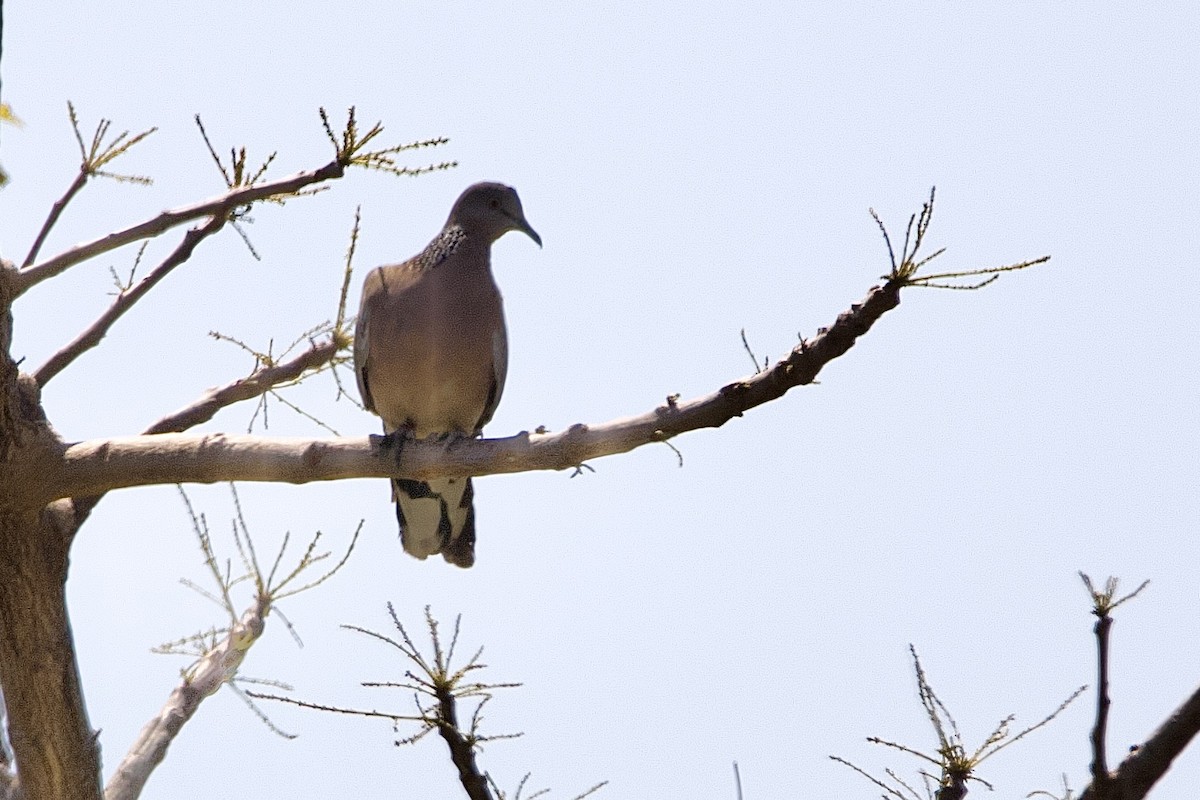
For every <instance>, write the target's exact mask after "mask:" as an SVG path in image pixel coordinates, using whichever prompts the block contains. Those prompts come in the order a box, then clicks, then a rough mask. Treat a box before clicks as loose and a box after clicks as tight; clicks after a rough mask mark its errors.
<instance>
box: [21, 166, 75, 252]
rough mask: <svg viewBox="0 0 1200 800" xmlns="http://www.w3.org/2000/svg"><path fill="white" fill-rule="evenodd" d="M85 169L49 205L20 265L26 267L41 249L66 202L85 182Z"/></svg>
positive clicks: (69, 200)
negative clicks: (35, 236)
mask: <svg viewBox="0 0 1200 800" xmlns="http://www.w3.org/2000/svg"><path fill="white" fill-rule="evenodd" d="M87 181H88V173H87V170H85V169H81V170H79V174H78V175H76V176H75V180H73V181H71V185H70V186H68V187H67V191H66V192H65V193H64V194H63V196H62V197H60V198H58V200H56V201H54V205H52V206H51V207H50V214H49V216H47V217H46V221H45V223H43V224H42V229H41V230H40V231H38V235H37V238H36V239H34V240H33V246H32V247H30V248H29V254H28V255H26V256H25V261H24V262H23V263H22V264H21V266H22V267H28V266H29V265H30V264H32V263H33V260H34V259H35V258H37V256H38V253H40V252H41V251H42V245H43V244H45V243H46V237H47V236H49V235H50V231H51V230H52V229H53V228H54V225H55V223H56V222H58V218H59V217H60V216H62V213H63V211H65V210H66V208H67V204H68V203H70V202H71V200H72V199H73V198H74V197H75V195H77V194H79V192H80V191H81V190H82V189H83V187H84V186H85V185H86V184H87Z"/></svg>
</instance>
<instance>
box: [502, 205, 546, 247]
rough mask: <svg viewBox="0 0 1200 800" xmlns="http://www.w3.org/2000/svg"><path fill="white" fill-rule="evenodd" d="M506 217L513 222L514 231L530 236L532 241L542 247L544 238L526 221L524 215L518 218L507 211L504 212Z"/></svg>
mask: <svg viewBox="0 0 1200 800" xmlns="http://www.w3.org/2000/svg"><path fill="white" fill-rule="evenodd" d="M504 216H506V217H508V218H509V219H511V220H512V223H513V230H516V231H520V232H521V233H523V234H525V235H526V236H528V237H529V238H530V239H533V240H534V241H535V242H537V246H538V247H541V246H542V237H540V236H538V232H537V231H535V230H534V229H533V226H532V225H530V224H529V223H528V222H526V221H525V217H524V215H522V216H519V217H518V216H514V215H512V214H509V213H508V212H507V211H506V212H504Z"/></svg>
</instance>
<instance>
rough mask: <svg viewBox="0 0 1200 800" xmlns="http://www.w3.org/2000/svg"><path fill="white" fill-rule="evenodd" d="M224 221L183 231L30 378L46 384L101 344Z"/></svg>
mask: <svg viewBox="0 0 1200 800" xmlns="http://www.w3.org/2000/svg"><path fill="white" fill-rule="evenodd" d="M226 221H227V220H226V219H225V217H221V216H217V217H212V218H211V219H209V221H208V222H207V223H205V224H204V225H201V226H199V227H195V228H192V229H191V230H189V231H188V232H187V233H186V234H184V237H183V241H181V242H180V243H179V246H178V247H176V248H175V250H174V251H172V253H171V254H170V255H169V256H167V257H166V258H165V259H164V260H163V262H162V263H161V264H159V265H158V266H157V267H155V268H154V270H153V271H152V272H151V273H150V274H149V275H147V276H146V277H144V278H142V279H141V280H140V281H139V282H138V284H137V285H136V286H134V287H133V288H131V289H129V290H128V291H126V292H122V293H121V294H119V295H117V299H116V300H114V301H113V304H112V305H111V306H109V307H108V310H106V311H105V312H104V313H103V314H101V315H100V317H99V318H98V319H97V320H96V321H95V322H93V323H92V324H91V325H90V326H89V327H88V328H87V330H85V331H84V332H83V333H81V334H79V336H77V337H75V339H74V340H73V341H72V342H71V343H70V344H68V345H66V346H65V347H63V348H62V349H61V350H59V351H58V352H57V353H55V354H54V355H52V356H51V357H50V358H49V359H48V360H47V361H46V363H44V364H42V365H41V366H40V367H38V368H37V369H36V370H35V371H34V373H33V379H34V380H35V381H37V382H38V385H39V386H45V385H46V384H47V383H49V382H50V379H51V378H53V377H54V376H55V375H57V374H58V373H60V372H62V371H63V370H64V369H66V368H67V367H68V366H70V364H71V362H73V361H74V360H75V359H77V358H79V356H81V355H83V354H84V353H85V352H87V351H88V350H90V349H92V348H93V347H95V346H96V345H98V344H100V341H101V340H102V339H103V338H104V336H105V335H106V334H107V333H108V331H109V329H110V328H112V326H113V324H114V323H116V321H117V320H118V319H120V318H121V317H122V316H123V315H124V314H125V312H126V311H128V310H129V309H130V308H132V307H133V305H134V303H136V302H137V301H139V300H141V299H142V298H143V297H145V296H146V294H147V293H148V292H149V291H150V290H151V289H153V288H154V287H155V285H156V284H158V282H159V281H161V280H162V279H163V278H165V277H167V275H169V274H170V273H171V271H172V270H174V269H175V268H176V267H178V266H179V265H180V264H182V263H184V262H185V261H187V260H188V259H189V258H191V257H192V253H193V252H195V250H196V247H197V246H199V244H200V242H202V241H204V240H205V239H207V238H208V237H209V236H212V235H213V234H215V233H217V232H218V231H219V230H221V228H223V227H225V223H226Z"/></svg>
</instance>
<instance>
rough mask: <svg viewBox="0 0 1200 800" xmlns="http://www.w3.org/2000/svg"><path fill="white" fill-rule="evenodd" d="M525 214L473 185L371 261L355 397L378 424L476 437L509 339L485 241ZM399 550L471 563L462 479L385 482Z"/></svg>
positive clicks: (503, 189)
mask: <svg viewBox="0 0 1200 800" xmlns="http://www.w3.org/2000/svg"><path fill="white" fill-rule="evenodd" d="M509 231H520V232H522V233H525V234H527V235H528V236H529V237H530V238H531V239H533V240H534V241H535V242H537V243H538V245H539V246H540V245H541V243H542V240H541V238H540V237H539V236H538V235H537V233H536V232H534V230H533V228H531V227H530V226H529V223H528V222H526V221H525V215H524V212H523V211H522V209H521V201H520V199H519V198H518V197H517V193H516V191H514V190H513V189H512V188H511V187H508V186H505V185H503V184H500V183H477V184H475V185H473V186H470V187H468V188H467V190H466V191H464V192H463V193H462V195H461V196H459V198H458V200H457V201H456V202H455V203H454V207H453V208H452V209H451V211H450V216H449V218H448V219H447V220H446V224H445V226H444V227H443V228H442V231H441V233H439V234H438V235H437V236H435V237H434V239H433V241H431V242H430V243H429V245H428V246H427V247H426V248H425V249H424V250H422V251H421V252H420V253H419V254H417V255H416V256H414V257H412V258H410V259H409V260H408V261H405V262H404V263H402V264H395V265H391V266H383V267H377V268H376V269H373V270H372V271H371V272H370V273H369V274H368V275H367V278H366V280H365V281H364V283H363V294H362V304H361V306H360V308H359V313H358V321H357V326H356V328H355V332H354V367H355V373H356V375H357V377H358V390H359V393H360V394H361V395H362V399H363V405H365V406H366V407H367V410H369V411H373V412H375V413H376V414H378V415H379V416H380V417H381V418H382V419H383V429H384V431H385V432H386V433H389V434H390V433H393V432H397V431H399V432H401V433H400V435H403V433H404V432H408V433H411V434H412V435H413V436H415V437H416V438H418V439H424V438H426V437H428V436H435V435H442V436H476V435H478V434H479V433H480V431H481V430H482V429H483V426H484V425H486V424H487V423H488V421H489V420H491V418H492V415H493V414H494V413H495V411H496V406H497V404H498V403H499V402H500V395H501V394H502V393H503V392H504V378H505V374H506V373H507V371H508V340H507V334H506V331H505V327H504V306H503V301H502V299H501V297H500V290H499V288H497V286H496V282H495V279H494V278H493V276H492V269H491V250H492V243H493V242H494V241H496V240H497V239H499V238H500V237H501V236H503V235H504V234H505V233H508V232H509ZM392 495H393V498H394V499H395V501H396V518H397V520H398V522H399V523H400V538H401V541H402V542H403V544H404V549H405V550H406V551H407V552H409V553H411V554H412V555H414V556H416V557H417V558H420V559H424V558H427V557H428V556H430V555H433V554H434V553H439V552H440V553H441V554H442V556H443V557H444V558H445V559H446V560H447V561H449V562H450V563H452V564H457V565H458V566H460V567H469V566H471V565H472V564H473V563H475V507H474V503H473V500H474V490H473V487H472V485H471V479H470V478H439V479H435V480H432V481H428V482H426V481H415V480H407V479H397V480H394V481H392Z"/></svg>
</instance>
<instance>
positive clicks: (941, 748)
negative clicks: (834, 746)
mask: <svg viewBox="0 0 1200 800" xmlns="http://www.w3.org/2000/svg"><path fill="white" fill-rule="evenodd" d="M909 651H910V652H911V653H912V657H913V668H914V670H915V672H916V674H917V693H918V695H919V696H920V698H921V706H922V707H923V708H924V710H925V715H926V716H927V717H928V718H929V722H930V725H931V726H932V727H933V731H934V735H935V737H936V738H937V750H936V751H934V752H935V755H934V754H928V753H923V752H921V751H920V750H917V749H915V748H912V747H909V746H908V745H904V744H899V743H897V742H892V741H888V740H886V739H880V738H879V737H876V736H871V737H868V738H867V741H868V742H871V743H873V744H881V745H884V746H885V747H890V748H892V749H894V750H899V751H900V752H902V753H907V754H908V755H912V756H916V757H917V758H919V759H921V760H922V761H926V762H928V763H930V764H933V765H935V766H937V768H938V774H937V775H935V776H931V777H932V778H933V780H934V781H936V783H937V787H938V788H937V791H936V792H935V793H934V796H935V797H936V799H937V800H961V798H963V797H964V796H966V794H967V784H968V783H970V782H972V781H973V782H976V783H981V784H983V785H984V786H986V787H988V788H989V789H991V788H992V786H991V784H989V783H988V782H987V781H985V780H983V779H982V778H980V777H978V776H977V775H975V771H976V770H977V769H978V767H979V765H980V764H981V763H982V762H984V761H986V760H987V759H988V758H990V757H991V756H993V755H995V754H996V753H998V752H1000V751H1001V750H1003V749H1004V748H1005V747H1007V746H1008V745H1010V744H1012V743H1013V742H1016V741H1020V740H1021V739H1023V738H1024V737H1025V736H1027V735H1028V734H1030V733H1032V732H1033V731H1035V730H1037V729H1038V728H1041V727H1042V726H1043V725H1046V724H1047V723H1048V722H1050V721H1051V720H1052V719H1054V718H1055V717H1057V716H1058V715H1059V714H1061V713H1062V711H1063V709H1065V708H1066V707H1067V706H1068V705H1070V704H1071V702H1072V701H1073V700H1075V698H1077V697H1079V695H1080V694H1082V693H1083V691H1084V689H1086V688H1087V687H1080V688H1079V689H1077V690H1075V692H1074V693H1072V694H1071V696H1070V697H1068V698H1067V699H1066V700H1065V701H1063V702H1062V703H1061V704H1060V705H1059V707H1058V708H1057V709H1055V710H1054V711H1053V712H1052V713H1051V714H1049V715H1048V716H1047V717H1046V718H1045V719H1043V720H1042V721H1041V722H1038V723H1037V724H1035V725H1031V726H1029V727H1028V728H1026V729H1025V730H1023V731H1021V732H1020V733H1018V734H1016V735H1015V736H1013V735H1010V733H1009V725H1010V724H1011V723H1012V721H1013V719H1014V717H1013V716H1012V715H1009V716H1007V717H1005V718H1004V719H1002V720H1001V721H1000V724H999V725H997V726H996V727H995V728H994V729H993V730H992V732H991V733H990V734H989V735H988V736H987V737H986V738H985V739H984V740H983V744H981V745H980V746H979V747H978V748H976V749H975V751H974V752H972V753H970V754H968V753H967V750H966V747H965V746H964V745H963V740H962V735H961V734H960V733H959V730H958V723H957V722H955V721H954V717H953V716H951V714H950V712H949V710H948V709H947V708H946V706H945V704H944V703H942V701H941V699H940V698H939V697H938V696H937V694H936V693H935V692H934V691H933V687H932V686H931V685H930V683H929V679H928V678H927V677H926V675H925V670H924V668H923V667H922V666H921V660H920V658H918V657H917V651H916V648H914V647H913V646H912V645H909ZM830 758H832V759H833V760H834V761H837V762H839V763H841V764H845V765H846V766H848V767H850V768H851V769H853V770H855V771H856V772H858V773H860V774H862V775H864V776H865V777H866V778H867V779H868V780H870V781H871V782H872V783H874V784H876V785H877V786H879V787H881V788H883V789H885V790H886V791H887V792H888V794H890V795H892V796H893V797H897V798H905V800H907V797H908V795H905V794H904V792H903V791H901V789H897V788H895V787H893V786H890V785H888V784H887V783H884V782H883V781H881V780H879V779H878V778H875V777H873V776H872V775H871V774H870V773H868V772H866V771H865V770H863V769H862V768H860V767H858V766H857V765H855V764H853V763H851V762H849V761H847V760H846V759H844V758H840V757H838V756H830ZM921 775H922V777H923V778H924V777H925V776H926V775H927V773H925V772H923V771H922V773H921ZM888 776H889V777H890V778H892V780H894V781H895V782H896V784H897V785H898V786H900V787H901V788H902V789H904V790H906V791H907V792H908V793H909V794H910V795H912V796H913V797H918V798H919V795H917V793H916V791H914V790H913V788H912V787H911V786H909V785H908V784H907V783H905V782H904V781H902V780H900V779H899V778H898V777H897V776H896V775H895V773H893V772H892V771H890V770H889V771H888Z"/></svg>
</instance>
